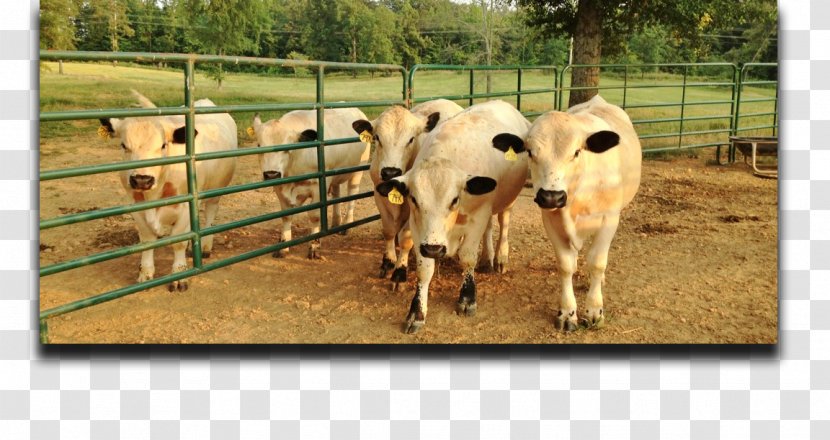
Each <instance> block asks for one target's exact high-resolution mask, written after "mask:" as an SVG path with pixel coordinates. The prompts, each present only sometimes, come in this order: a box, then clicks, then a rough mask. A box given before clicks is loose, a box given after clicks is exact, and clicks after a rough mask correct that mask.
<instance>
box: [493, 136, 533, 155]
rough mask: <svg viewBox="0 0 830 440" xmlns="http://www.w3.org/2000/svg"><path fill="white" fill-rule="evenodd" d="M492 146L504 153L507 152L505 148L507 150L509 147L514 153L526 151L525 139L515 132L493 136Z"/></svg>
mask: <svg viewBox="0 0 830 440" xmlns="http://www.w3.org/2000/svg"><path fill="white" fill-rule="evenodd" d="M493 147H494V148H495V149H497V150H499V151H503V152H505V153H507V150H509V149H510V147H513V151H514V152H516V153H523V152H525V151H526V150H525V141H523V140H522V138H520V137H518V136H516V135H515V134H510V133H502V134H497V135H496V137H494V138H493Z"/></svg>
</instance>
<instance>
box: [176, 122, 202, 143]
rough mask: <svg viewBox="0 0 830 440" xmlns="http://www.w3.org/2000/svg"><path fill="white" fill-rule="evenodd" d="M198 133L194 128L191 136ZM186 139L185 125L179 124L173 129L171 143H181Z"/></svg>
mask: <svg viewBox="0 0 830 440" xmlns="http://www.w3.org/2000/svg"><path fill="white" fill-rule="evenodd" d="M197 134H199V131H198V130H196V129H195V128H194V129H193V137H196V135H197ZM186 141H187V127H185V126H181V127H179V128H177V129H175V130H174V131H173V143H174V144H183V143H185V142H186Z"/></svg>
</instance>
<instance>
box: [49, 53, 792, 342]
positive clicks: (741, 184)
mask: <svg viewBox="0 0 830 440" xmlns="http://www.w3.org/2000/svg"><path fill="white" fill-rule="evenodd" d="M45 65H46V66H47V69H46V70H44V71H42V72H41V111H55V110H68V109H97V108H117V107H128V106H130V105H132V104H133V99H132V97H131V96H130V94H129V89H130V88H134V89H136V90H139V91H140V92H141V93H143V94H144V95H146V96H147V97H149V98H150V99H151V100H153V101H154V102H155V103H156V104H157V105H159V106H175V105H180V104H181V103H182V94H183V92H182V89H183V76H182V74H181V71H180V70H168V69H160V70H159V69H155V68H147V67H135V66H126V65H119V66H118V67H113V66H112V65H110V64H96V63H65V66H64V67H65V71H66V75H58V74H57V73H56V72H57V67H56V66H55V65H54V64H51V63H45ZM49 69H51V71H50V70H49ZM637 76H638V77H636V78H632V77H629V81H628V82H629V84H648V83H655V82H657V83H660V82H662V83H671V84H678V83H680V81H681V79H680V77H679V76H678V75H669V74H651V73H645V74H643V75H642V77H641V78H640V77H639V75H637ZM703 80H705V78H697V79H695V81H696V82H698V81H703ZM467 81H468V76H466V75H459V74H455V73H444V72H421V73H419V74H418V75H417V76H416V82H415V84H414V88H415V90H416V95H417V96H419V97H420V96H435V95H442V94H460V93H465V92H466V91H467V90H468V82H467ZM515 84H516V78H515V75H512V74H496V75H494V76H493V91H506V90H512V89H514V88H515ZM613 84H622V80H621V78H618V77H617V76H609V77H608V78H606V79H604V80H603V85H613ZM325 86H326V88H325V96H326V100H327V101H337V100H374V99H400V98H401V78H400V74H399V73H395V74H393V75H392V76H381V75H375V76H373V77H371V76H369V75H361V76H360V77H358V78H352V77H351V76H350V75H347V74H343V73H334V74H332V75H330V76H329V77H327V79H326V83H325ZM546 86H552V78H551V77H550V76H543V75H542V74H540V73H530V72H528V73H525V74H524V76H523V88H525V89H532V88H540V87H546ZM196 87H197V88H196V98H202V97H209V98H211V99H212V100H214V101H215V102H216V103H217V104H220V105H224V104H252V103H263V102H311V101H313V100H314V96H315V85H314V79H313V77H309V78H291V77H263V76H255V75H242V74H240V75H230V76H229V77H228V78H227V79H226V80H225V81H224V83H223V87H222V89H217V87H216V84H215V82H213V81H212V80H210V79H208V78H207V77H205V76H203V75H197V83H196ZM476 91H477V92H483V91H484V76H483V74H481V76H480V77H478V80H477V82H476ZM621 94H622V91H621V90H615V91H609V92H608V93H603V96H605V97H606V98H607V99H608V100H609V101H610V102H614V103H620V102H621V101H622V99H621ZM745 96H747V97H769V96H774V90H773V89H764V88H747V90H745ZM729 97H730V90H729V88H728V87H722V86H713V87H700V88H694V89H691V88H690V89H688V90H687V92H686V96H685V99H686V100H687V101H689V102H691V101H707V100H723V99H729ZM680 99H681V96H680V89H674V88H658V89H636V90H629V92H628V96H627V102H628V104H639V103H654V102H674V101H677V102H679V101H680ZM506 100H508V101H511V100H510V99H506ZM552 100H553V94H552V93H545V94H534V95H526V96H523V97H522V110H523V111H546V110H550V109H552V108H553V105H552ZM513 102H514V103H515V100H513ZM565 102H567V100H566V101H565ZM459 103H460V104H462V105H463V106H466V105H467V102H466V101H465V102H459ZM771 107H772V105H771V103H753V104H748V105H746V106H745V107H742V111H744V110H745V111H746V112H763V111H771ZM364 111H365V112H366V113H367V115H369V117H374V116H375V115H377V114H378V113H379V112H380V111H382V108H374V109H372V108H366V109H364ZM678 112H679V109H678V108H667V107H663V108H657V109H636V110H632V111H631V112H630V114H631V115H632V119H659V118H669V117H676V116H678ZM721 114H729V105H728V104H726V105H723V104H718V105H712V106H696V107H688V108H687V109H686V115H697V116H706V115H721ZM232 116H233V117H234V118H235V120H236V122H237V125H238V129H239V132H238V134H239V140H240V147H243V148H244V147H252V146H255V141H254V140H253V139H251V138H249V137H248V136H247V134H245V128H246V127H248V126H249V125H250V119H251V117H252V116H253V114H251V113H240V114H234V115H232ZM278 116H279V114H278V113H264V114H263V119H270V118H274V117H278ZM756 120H757V121H756ZM770 120H771V117H767V118H766V119H764V118H762V117H758V118H747V120H746V121H742V123H741V125H742V126H744V125H745V126H752V125H759V124H762V123H763V124H766V123H769V122H770ZM678 126H679V123H654V124H642V125H641V126H638V127H637V128H638V131H640V133H641V134H659V133H666V132H673V131H677V129H678ZM97 127H98V122H97V121H95V120H92V121H71V122H54V123H43V124H41V141H40V149H41V150H40V169H41V170H44V171H45V170H53V169H58V168H65V167H75V166H81V165H89V164H96V163H110V162H116V161H119V160H120V158H121V152H120V149H119V148H118V146H117V145H116V143H115V142H114V141H104V140H102V139H100V138H99V137H98V136H97V134H96V129H97ZM728 127H729V122H728V120H725V119H724V120H706V121H689V122H686V123H685V124H684V130H688V131H698V130H713V129H721V128H728ZM744 134H753V133H752V132H748V133H744ZM758 134H768V131H767V132H766V133H758ZM715 137H717V135H700V136H698V137H697V138H694V139H691V140H687V138H686V137H684V143H702V142H711V140H709V139H713V138H715ZM724 138H725V134H721V135H720V139H724ZM672 142H674V143H675V144H676V143H677V139H676V138H666V139H649V140H648V141H647V142H644V147H646V148H648V147H660V146H664V145H672ZM710 151H711V150H710V149H707V150H699V151H696V152H695V153H693V154H685V155H676V156H672V157H670V158H668V159H661V160H646V161H645V162H644V165H643V183H642V186H641V188H640V192H639V194H638V196H637V197H636V198H635V199H634V202H633V203H632V205H631V206H629V208H628V209H627V210H626V211H625V212H624V213H623V220H622V224H621V227H620V230H619V232H618V234H617V237H616V239H615V241H614V243H613V245H612V249H611V253H610V256H609V261H610V263H609V268H608V272H607V279H606V284H605V287H604V289H603V290H604V295H605V301H606V310H607V313H608V315H609V316H608V319H607V324H606V326H605V328H602V329H599V330H595V331H594V330H592V331H585V330H581V331H578V332H576V333H574V334H569V335H565V334H560V333H557V332H555V331H554V330H553V324H552V321H553V317H554V315H555V310H556V308H557V304H558V286H559V282H558V278H557V274H556V271H557V270H556V264H555V261H554V258H555V257H554V255H553V248H552V246H551V245H550V243H549V242H548V240H547V238H546V237H545V236H544V233H543V231H542V227H541V221H540V219H539V213H538V208H537V207H536V205H535V204H534V203H533V202H532V197H533V195H532V194H531V192H530V190H529V189H525V190H524V191H523V192H522V194H521V195H520V197H519V200H518V201H517V204H516V206H515V208H514V217H513V222H512V225H513V226H512V228H511V229H512V230H511V260H510V263H509V272H508V273H507V274H506V275H497V274H480V275H479V276H478V277H477V279H478V281H479V291H480V299H479V310H478V314H477V315H476V316H475V317H473V318H461V317H458V316H455V314H454V313H453V310H454V302H455V300H456V298H457V294H458V288H459V285H458V284H459V275H458V274H459V271H460V269H459V267H458V265H457V263H456V262H455V261H453V260H446V261H442V262H441V264H440V269H439V273H438V274H437V275H436V277H435V279H434V280H433V287H432V289H431V299H430V316H429V318H428V322H427V325H426V326H425V327H424V329H423V330H422V332H421V333H419V334H418V335H416V336H415V337H411V336H407V335H403V334H402V333H401V332H400V324H401V323H402V321H403V318H404V316H405V313H406V310H407V309H408V304H409V301H410V299H411V297H412V293H413V288H414V277H415V275H414V273H413V272H410V274H409V285H410V287H409V288H407V289H404V290H402V291H399V292H391V291H390V290H389V282H388V280H380V279H378V278H377V277H376V276H377V266H378V264H379V262H380V253H381V249H382V246H383V245H382V239H381V237H380V230H379V225H378V224H377V223H372V224H369V225H366V226H362V227H359V228H356V229H353V230H351V231H349V234H348V235H346V236H333V237H327V238H324V239H323V241H322V249H321V251H322V255H323V258H322V259H321V260H317V261H308V260H306V259H305V254H304V252H302V251H301V248H295V249H293V250H292V254H291V255H290V256H289V257H288V258H286V259H283V260H276V259H272V258H271V257H269V256H265V257H260V258H256V259H253V260H249V261H246V262H243V263H240V264H237V265H234V266H231V267H228V268H224V269H219V270H216V271H213V272H209V273H206V274H203V275H200V276H198V277H196V278H195V279H193V280H192V284H191V288H190V290H188V291H187V292H183V293H175V294H171V293H168V292H167V289H166V288H163V287H159V288H154V289H151V290H148V291H146V292H141V293H137V294H135V295H131V296H128V297H125V298H122V299H119V300H116V301H111V302H108V303H105V304H101V305H98V306H95V307H91V308H88V309H84V310H81V311H78V312H73V313H70V314H67V315H62V316H59V317H56V318H53V319H51V320H50V331H49V333H50V340H51V341H52V342H92V343H94V342H112V343H116V342H128V343H129V342H146V343H152V342H159V343H178V342H182V343H197V342H198V343H218V342H223V343H268V342H292V343H301V342H309V343H504V342H510V343H549V342H554V343H774V342H776V340H777V206H778V202H777V185H776V182H775V181H772V180H761V179H758V178H755V177H753V176H752V175H751V173H748V172H747V171H746V169H745V167H744V166H743V165H742V164H736V165H733V166H728V167H718V166H713V165H711V163H710V162H711V158H712V157H713V156H712V153H711V152H710ZM238 160H239V163H238V167H237V172H236V175H235V177H234V180H233V182H232V184H239V183H245V182H252V181H257V180H259V179H261V173H260V170H259V165H258V162H257V158H256V156H246V157H242V158H239V159H238ZM361 190H363V191H368V190H371V182H370V181H369V179H368V176H364V180H363V184H362V187H361ZM40 191H41V193H40V216H41V219H47V218H52V217H56V216H59V215H65V214H69V213H75V212H83V211H88V210H92V209H100V208H106V207H111V206H117V205H121V204H124V203H127V202H128V199H127V198H126V196H125V195H124V194H123V189H122V188H121V187H120V184H119V183H118V177H117V174H116V173H106V174H99V175H94V176H86V177H77V178H71V179H66V180H53V181H48V182H43V183H42V184H41V188H40ZM221 204H222V208H221V210H220V212H219V216H218V218H217V223H226V222H228V221H232V220H239V219H243V218H247V217H252V216H255V215H260V214H264V213H267V212H272V211H273V210H275V209H276V207H277V201H276V197H275V195H274V193H273V191H272V190H271V189H269V188H267V189H261V190H256V191H251V192H245V193H239V194H233V195H230V196H226V197H224V198H223V200H222V202H221ZM375 212H376V208H375V206H374V203H373V201H372V200H370V199H363V200H360V201H358V208H357V217H356V218H363V217H366V216H369V215H372V214H374V213H375ZM279 223H280V221H279V220H276V221H270V222H265V223H260V224H257V225H253V226H249V227H245V228H241V229H237V230H232V231H229V232H227V233H223V234H221V235H220V236H219V237H217V242H216V246H215V248H214V250H215V255H214V257H212V258H226V257H229V256H232V255H236V254H240V253H243V252H245V251H248V250H253V249H256V248H260V247H262V246H264V245H267V244H272V243H274V242H275V241H276V240H277V237H278V227H279ZM307 226H308V222H307V221H306V219H305V216H304V215H302V216H300V221H299V222H297V223H295V236H297V235H303V234H305V233H307V232H308V228H307ZM137 241H138V236H137V233H136V232H135V228H134V226H133V222H132V219H131V218H130V216H128V215H120V216H114V217H110V218H106V219H101V220H96V221H93V222H89V223H81V224H76V225H71V226H66V227H60V228H54V229H49V230H45V231H43V232H42V233H41V241H40V262H41V265H47V264H53V263H57V262H61V261H66V260H70V259H74V258H79V257H82V256H84V255H88V254H92V253H97V252H102V251H105V250H109V249H114V248H117V247H121V246H124V245H128V244H133V243H136V242H137ZM156 255H157V261H156V266H157V268H158V269H159V272H157V275H162V274H166V273H167V270H169V269H168V268H169V264H170V261H171V259H172V252H171V251H170V250H169V248H162V249H159V250H157V251H156ZM139 258H140V257H139V255H138V254H134V255H130V256H126V257H122V258H118V259H115V260H110V261H107V262H104V263H101V264H98V265H93V266H87V267H84V268H80V269H77V270H72V271H68V272H63V273H59V274H56V275H51V276H47V277H44V278H42V279H41V284H40V286H41V304H40V307H41V310H45V309H48V308H51V307H54V306H57V305H60V304H64V303H67V302H69V301H73V300H77V299H81V298H84V297H88V296H92V295H94V294H97V293H102V292H106V291H109V290H112V289H114V288H118V287H122V286H126V285H129V284H132V283H133V282H134V281H135V277H136V275H137V266H138V261H139ZM581 263H582V260H580V264H581ZM575 287H576V290H577V298H578V300H579V301H580V304H582V300H583V298H584V294H585V291H586V290H587V278H586V277H585V274H584V272H582V271H580V272H579V273H578V278H577V279H576V282H575Z"/></svg>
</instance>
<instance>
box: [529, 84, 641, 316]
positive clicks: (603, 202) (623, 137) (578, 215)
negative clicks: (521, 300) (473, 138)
mask: <svg viewBox="0 0 830 440" xmlns="http://www.w3.org/2000/svg"><path fill="white" fill-rule="evenodd" d="M516 142H517V143H518V141H516ZM524 148H526V149H527V152H528V155H529V157H530V170H531V175H532V179H533V188H534V190H535V191H536V198H535V199H534V201H535V202H536V203H537V204H538V205H539V207H540V208H541V210H542V223H543V224H544V227H545V231H546V232H547V235H548V237H549V238H550V240H551V242H553V247H554V250H555V252H556V258H557V260H558V261H559V269H560V271H561V272H560V275H561V278H562V292H561V298H560V309H559V314H558V316H557V317H556V326H557V328H558V329H560V330H564V331H573V330H575V329H576V328H577V323H578V322H579V321H577V313H576V309H577V307H576V298H574V291H573V281H572V278H573V274H574V272H575V271H576V262H577V255H578V253H579V251H580V250H581V249H582V245H583V243H584V242H585V240H586V239H588V238H589V237H591V236H594V240H593V242H592V244H591V247H590V249H589V250H588V255H587V258H586V262H587V264H588V273H589V275H590V277H591V287H590V289H589V290H588V296H587V298H586V310H585V317H584V319H583V321H582V322H583V324H585V325H587V326H595V325H597V324H599V323H600V322H602V321H603V320H604V319H605V314H604V313H603V308H602V283H603V281H604V279H605V268H606V267H607V265H608V249H609V248H610V246H611V240H612V239H613V238H614V233H615V232H616V231H617V226H618V225H619V222H620V211H621V210H622V209H623V208H625V206H626V205H628V203H629V202H631V200H632V199H633V198H634V195H635V194H636V193H637V189H638V187H639V186H640V167H641V162H642V151H641V147H640V141H639V139H638V138H637V133H636V132H635V131H634V126H633V125H632V124H631V120H630V119H629V118H628V115H627V114H626V113H625V112H624V111H623V110H622V109H621V108H619V107H617V106H615V105H611V104H608V103H607V102H606V101H605V100H604V99H602V98H601V97H600V96H599V95H597V96H595V97H594V98H592V99H591V100H590V101H588V102H586V103H584V104H580V105H577V106H574V107H572V108H570V109H569V110H568V111H567V113H565V112H557V111H553V112H549V113H545V114H544V115H542V116H539V118H538V119H536V121H535V122H534V123H533V126H532V127H531V129H530V132H529V133H528V136H527V139H526V141H525V144H524Z"/></svg>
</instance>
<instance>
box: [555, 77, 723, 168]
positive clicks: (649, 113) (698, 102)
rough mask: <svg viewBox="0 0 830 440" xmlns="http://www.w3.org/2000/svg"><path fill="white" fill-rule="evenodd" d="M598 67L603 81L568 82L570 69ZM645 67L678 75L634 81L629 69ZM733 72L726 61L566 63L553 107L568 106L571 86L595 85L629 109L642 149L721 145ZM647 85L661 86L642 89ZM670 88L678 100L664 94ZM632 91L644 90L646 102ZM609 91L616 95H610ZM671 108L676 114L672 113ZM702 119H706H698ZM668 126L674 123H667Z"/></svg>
mask: <svg viewBox="0 0 830 440" xmlns="http://www.w3.org/2000/svg"><path fill="white" fill-rule="evenodd" d="M597 67H598V68H600V69H601V72H602V74H603V76H602V78H603V81H605V82H606V84H603V83H600V85H598V86H597V87H573V86H570V85H568V81H567V73H569V72H572V71H573V70H574V69H580V68H597ZM645 69H648V70H652V71H653V72H651V73H652V74H656V75H664V76H665V75H666V74H673V75H676V76H677V79H676V80H671V81H670V82H668V83H666V82H661V83H659V84H654V83H646V84H635V83H633V82H634V81H633V77H634V71H637V70H639V71H640V72H641V76H642V77H643V78H645V75H646V72H645ZM736 72H737V66H735V65H734V64H731V63H650V64H637V65H633V64H585V65H568V66H565V67H564V68H562V70H560V71H559V89H560V93H559V100H558V103H557V109H558V110H562V111H564V110H565V109H566V108H567V107H566V105H565V98H566V94H569V93H570V92H572V91H575V90H597V91H598V92H599V93H601V94H603V96H604V97H605V98H606V99H608V100H609V102H612V103H615V104H618V105H620V107H622V108H623V109H625V110H626V111H628V113H629V115H631V119H632V122H633V123H634V125H636V126H638V133H639V134H640V139H641V140H643V141H646V142H644V145H643V152H644V153H645V154H651V153H660V152H667V151H674V150H679V149H689V148H703V147H709V146H717V145H726V144H728V143H729V140H728V133H730V132H732V131H733V119H734V115H735V103H736V93H737V88H738V87H737V75H736ZM707 74H708V75H707ZM700 76H709V77H712V76H714V78H712V80H700V79H698V77H700ZM620 78H621V81H620ZM616 81H620V82H621V84H614V83H613V82H616ZM646 82H648V80H646ZM608 83H611V84H608ZM651 90H666V91H665V92H660V93H653V94H650V95H645V94H647V93H648V92H650V91H651ZM675 90H676V91H677V92H675ZM604 92H605V93H604ZM672 93H678V94H679V97H678V98H677V101H669V100H668V99H667V96H668V95H670V94H672ZM637 94H642V95H644V96H643V97H642V98H641V99H640V101H647V102H637V101H638V100H637V99H636V95H637ZM617 95H619V96H617ZM609 96H613V97H615V98H616V99H609ZM724 105H729V106H730V109H729V112H728V114H726V111H725V109H723V110H715V109H716V108H718V107H719V106H724ZM675 112H676V113H675ZM672 114H675V115H676V116H671V115H672ZM643 116H645V117H643ZM701 121H710V122H708V123H702V122H701ZM718 121H720V122H718ZM671 126H674V127H676V128H671ZM667 127H668V128H667ZM655 129H658V130H657V132H652V131H654V130H655ZM651 139H666V140H672V142H671V143H670V144H665V145H664V144H662V143H660V144H657V145H653V143H652V142H650V141H649V140H651Z"/></svg>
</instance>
